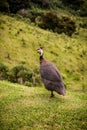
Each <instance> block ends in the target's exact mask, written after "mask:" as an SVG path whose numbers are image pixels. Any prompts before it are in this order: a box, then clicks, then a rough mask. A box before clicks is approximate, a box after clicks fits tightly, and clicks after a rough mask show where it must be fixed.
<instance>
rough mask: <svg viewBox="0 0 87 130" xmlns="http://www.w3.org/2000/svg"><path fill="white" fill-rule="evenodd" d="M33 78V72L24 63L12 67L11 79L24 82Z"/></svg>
mask: <svg viewBox="0 0 87 130" xmlns="http://www.w3.org/2000/svg"><path fill="white" fill-rule="evenodd" d="M31 78H32V72H31V71H30V70H29V69H27V68H26V67H24V66H23V65H20V66H15V67H14V68H12V70H11V73H10V74H9V80H10V81H12V82H17V83H20V84H24V83H25V81H30V80H31Z"/></svg>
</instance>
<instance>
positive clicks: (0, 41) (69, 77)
mask: <svg viewBox="0 0 87 130" xmlns="http://www.w3.org/2000/svg"><path fill="white" fill-rule="evenodd" d="M73 19H75V20H76V22H77V25H79V24H78V23H80V22H83V20H82V19H81V18H74V17H73ZM84 20H85V19H84ZM77 29H79V34H77V35H76V34H73V36H72V37H68V36H66V35H65V34H61V35H59V34H57V33H53V32H51V31H48V30H47V31H45V30H42V29H40V28H38V27H36V26H35V25H34V24H33V23H30V21H29V20H27V19H25V20H24V19H23V18H19V17H17V16H7V15H4V14H0V62H2V63H4V64H5V65H7V66H8V67H9V68H12V67H14V66H16V65H21V64H23V65H25V66H27V67H28V68H29V69H31V70H32V71H33V70H34V69H35V68H39V55H38V54H37V53H36V49H37V48H38V47H39V46H41V45H42V46H43V47H44V57H45V58H46V59H47V60H49V61H51V62H53V63H54V64H55V65H56V66H57V67H58V68H59V70H60V71H61V74H62V76H63V78H64V82H65V84H66V85H67V87H68V88H69V87H71V88H77V87H79V88H84V87H85V88H86V79H87V73H86V70H87V60H86V58H87V36H86V34H87V29H85V28H77Z"/></svg>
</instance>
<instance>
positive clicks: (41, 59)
mask: <svg viewBox="0 0 87 130" xmlns="http://www.w3.org/2000/svg"><path fill="white" fill-rule="evenodd" d="M43 60H44V58H43V55H41V56H40V63H42V61H43Z"/></svg>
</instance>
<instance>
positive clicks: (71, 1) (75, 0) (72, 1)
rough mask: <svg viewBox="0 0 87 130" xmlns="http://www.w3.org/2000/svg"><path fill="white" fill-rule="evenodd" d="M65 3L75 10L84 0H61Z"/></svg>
mask: <svg viewBox="0 0 87 130" xmlns="http://www.w3.org/2000/svg"><path fill="white" fill-rule="evenodd" d="M62 2H63V3H64V4H65V5H68V6H70V7H71V8H73V9H75V10H77V9H79V8H80V7H81V5H82V4H83V3H84V0H62Z"/></svg>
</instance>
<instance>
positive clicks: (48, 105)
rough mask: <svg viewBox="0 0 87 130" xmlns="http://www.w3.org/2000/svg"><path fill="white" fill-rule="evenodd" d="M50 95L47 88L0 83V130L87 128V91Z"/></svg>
mask: <svg viewBox="0 0 87 130" xmlns="http://www.w3.org/2000/svg"><path fill="white" fill-rule="evenodd" d="M49 95H50V93H49V92H48V91H47V90H46V89H45V88H44V87H25V86H21V85H18V84H12V83H9V82H6V81H0V130H44V129H45V130H74V129H75V130H86V129H87V91H86V92H82V91H75V90H74V91H69V90H67V95H66V96H65V97H62V96H60V95H58V94H57V93H55V98H49Z"/></svg>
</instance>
